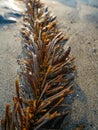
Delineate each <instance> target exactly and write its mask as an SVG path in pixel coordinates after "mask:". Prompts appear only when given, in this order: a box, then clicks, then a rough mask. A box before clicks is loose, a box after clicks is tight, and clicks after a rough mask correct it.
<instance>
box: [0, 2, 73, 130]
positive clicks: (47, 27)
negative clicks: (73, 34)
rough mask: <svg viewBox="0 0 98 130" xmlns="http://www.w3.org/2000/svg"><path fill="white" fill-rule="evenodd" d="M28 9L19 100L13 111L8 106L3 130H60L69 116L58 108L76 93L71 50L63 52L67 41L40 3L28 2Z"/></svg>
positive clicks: (25, 18)
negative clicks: (62, 122)
mask: <svg viewBox="0 0 98 130" xmlns="http://www.w3.org/2000/svg"><path fill="white" fill-rule="evenodd" d="M25 5H26V14H25V16H24V28H23V29H22V31H21V34H22V46H23V53H24V55H23V58H22V59H18V60H17V61H18V64H19V66H20V69H21V71H20V72H19V74H18V76H17V78H16V96H15V97H14V98H13V103H14V105H13V110H10V105H9V104H7V105H6V112H5V117H4V118H3V119H2V120H1V125H2V130H57V129H60V126H61V123H60V121H63V119H64V118H65V117H66V115H67V114H68V113H69V112H70V111H65V109H64V108H65V106H62V109H59V106H60V105H61V104H62V102H63V101H64V99H65V98H66V96H67V95H69V94H72V93H73V92H74V91H73V82H72V81H73V79H74V76H72V77H70V78H68V76H67V75H70V74H71V73H73V72H74V70H75V65H73V60H74V58H71V57H70V51H71V48H70V47H68V48H66V49H64V45H65V44H66V41H67V40H68V38H67V37H65V36H64V34H63V33H62V32H60V31H59V29H58V27H57V21H56V16H53V15H51V14H50V12H49V11H48V7H45V6H44V4H42V3H41V2H40V0H26V1H25ZM62 42H63V44H62ZM57 122H59V123H58V124H56V123H57ZM50 123H51V125H50ZM57 127H58V128H57Z"/></svg>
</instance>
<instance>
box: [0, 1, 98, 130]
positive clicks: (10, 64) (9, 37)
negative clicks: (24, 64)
mask: <svg viewBox="0 0 98 130" xmlns="http://www.w3.org/2000/svg"><path fill="white" fill-rule="evenodd" d="M42 2H44V3H45V4H46V5H47V6H48V7H49V10H50V11H51V12H53V14H54V15H56V16H57V20H58V27H59V28H60V30H62V32H63V33H64V34H67V35H69V41H68V43H67V44H68V45H69V46H71V48H72V52H71V55H72V56H74V57H76V60H75V64H76V66H77V72H76V79H75V94H74V95H73V96H71V97H69V98H70V103H69V105H70V107H71V109H72V113H71V115H70V117H68V118H69V121H70V123H69V125H67V126H66V123H63V129H64V130H73V128H74V127H75V126H78V125H81V124H83V125H85V130H98V19H97V18H98V16H97V15H96V14H98V8H97V7H96V6H95V5H93V6H91V5H90V4H85V3H84V2H80V1H77V2H76V3H75V4H72V5H69V3H63V0H61V2H60V1H59V0H58V1H53V0H42ZM22 24H23V21H22V17H21V18H19V19H18V20H17V22H15V23H12V24H5V25H2V27H1V28H0V99H1V100H0V118H1V117H2V115H3V112H4V108H5V104H6V103H7V102H11V103H12V98H13V95H14V94H15V84H14V82H15V77H16V75H17V70H18V65H17V62H16V59H17V56H19V55H21V36H20V29H21V27H22ZM77 130H78V129H77Z"/></svg>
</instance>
